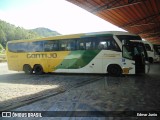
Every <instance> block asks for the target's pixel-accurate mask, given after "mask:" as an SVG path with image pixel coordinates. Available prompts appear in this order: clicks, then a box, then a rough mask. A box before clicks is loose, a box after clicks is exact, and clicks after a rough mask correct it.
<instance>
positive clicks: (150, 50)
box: [143, 41, 157, 63]
mask: <svg viewBox="0 0 160 120" xmlns="http://www.w3.org/2000/svg"><path fill="white" fill-rule="evenodd" d="M143 43H144V45H145V47H146V51H147V54H148V61H149V62H150V63H153V62H155V61H156V59H157V58H156V55H155V51H154V48H153V44H152V43H150V42H148V41H143Z"/></svg>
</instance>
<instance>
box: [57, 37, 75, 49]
mask: <svg viewBox="0 0 160 120" xmlns="http://www.w3.org/2000/svg"><path fill="white" fill-rule="evenodd" d="M59 42H60V43H59V44H60V48H59V49H60V51H65V50H76V40H62V41H59Z"/></svg>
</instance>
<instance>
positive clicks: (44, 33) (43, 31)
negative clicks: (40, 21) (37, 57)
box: [31, 27, 60, 37]
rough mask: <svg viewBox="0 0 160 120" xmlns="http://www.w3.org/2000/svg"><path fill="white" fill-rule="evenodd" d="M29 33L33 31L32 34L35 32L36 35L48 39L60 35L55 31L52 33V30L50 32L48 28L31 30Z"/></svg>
mask: <svg viewBox="0 0 160 120" xmlns="http://www.w3.org/2000/svg"><path fill="white" fill-rule="evenodd" d="M31 31H33V32H35V33H37V34H38V35H40V36H43V37H50V36H55V35H60V34H59V33H58V32H56V31H52V30H50V29H48V28H43V27H39V28H35V29H32V30H31Z"/></svg>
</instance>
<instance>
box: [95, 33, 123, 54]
mask: <svg viewBox="0 0 160 120" xmlns="http://www.w3.org/2000/svg"><path fill="white" fill-rule="evenodd" d="M98 41H99V43H98V49H101V50H102V49H104V50H114V51H120V48H119V46H118V45H117V44H116V42H115V40H114V39H113V37H111V36H108V37H100V38H99V39H98Z"/></svg>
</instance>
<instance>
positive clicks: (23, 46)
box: [8, 43, 28, 52]
mask: <svg viewBox="0 0 160 120" xmlns="http://www.w3.org/2000/svg"><path fill="white" fill-rule="evenodd" d="M8 49H9V51H10V52H27V51H28V43H9V44H8Z"/></svg>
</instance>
